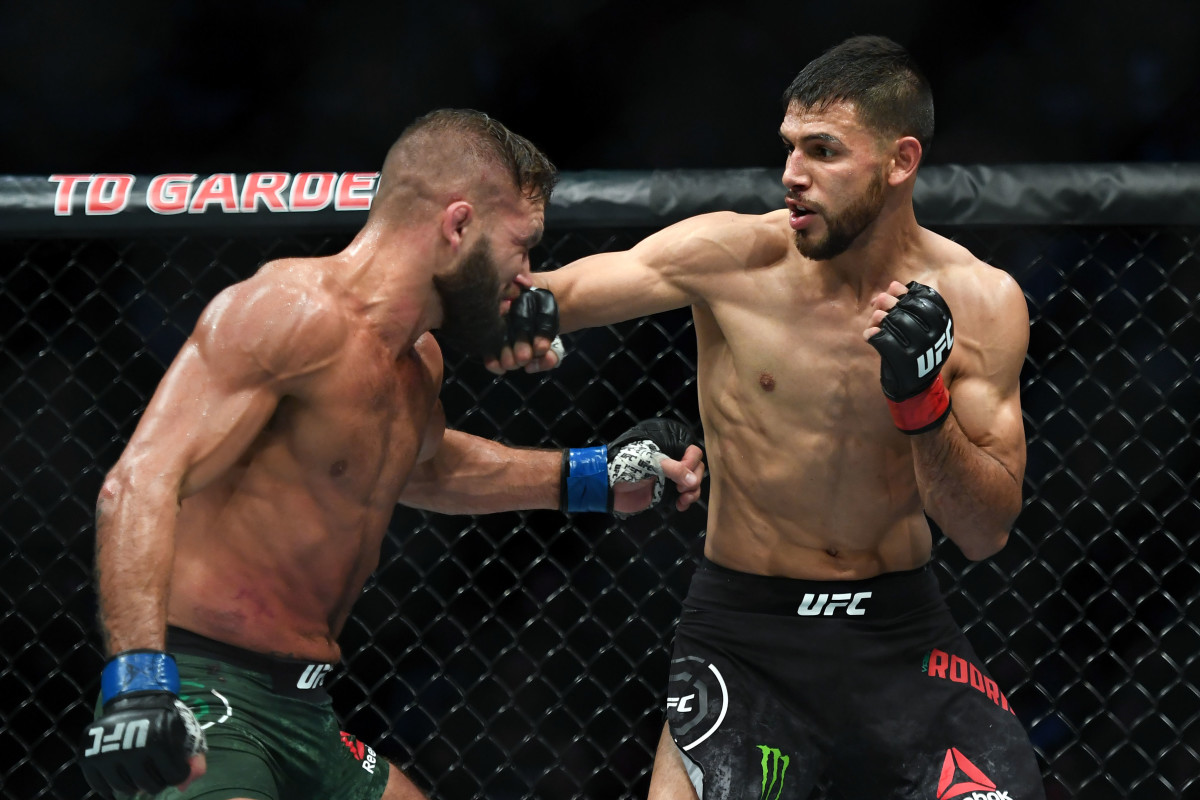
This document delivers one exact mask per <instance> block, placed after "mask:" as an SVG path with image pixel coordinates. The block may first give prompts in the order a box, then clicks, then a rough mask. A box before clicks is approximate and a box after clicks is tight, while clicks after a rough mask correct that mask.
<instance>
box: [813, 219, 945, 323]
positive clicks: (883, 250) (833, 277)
mask: <svg viewBox="0 0 1200 800" xmlns="http://www.w3.org/2000/svg"><path fill="white" fill-rule="evenodd" d="M923 238H924V237H923V231H922V229H921V227H920V226H919V225H917V222H916V219H915V218H913V217H909V218H908V219H904V218H903V217H901V218H894V217H887V218H885V217H882V216H881V217H880V218H879V219H877V220H876V221H875V222H874V223H873V224H872V225H871V226H869V227H868V228H867V229H866V230H864V231H863V232H862V234H860V235H859V237H858V238H857V239H856V240H855V241H854V243H853V244H852V245H851V246H850V248H849V249H847V250H846V252H844V253H842V254H841V255H838V256H836V257H834V258H831V259H829V260H828V261H825V262H823V263H820V264H819V265H818V266H819V268H820V270H821V271H822V273H823V274H825V275H826V276H827V280H828V282H829V288H830V289H831V290H841V291H844V290H846V289H849V290H851V291H852V292H854V294H855V296H856V297H857V298H858V300H859V301H861V302H863V303H865V302H868V301H869V300H870V299H871V298H872V297H874V296H875V295H876V294H878V293H879V292H882V291H884V290H886V289H887V287H888V285H889V284H891V282H892V281H899V282H900V283H907V282H908V281H909V280H912V277H913V272H914V270H915V268H916V267H918V266H919V265H921V264H922V263H923V262H924V260H925V259H924V258H923V257H922V253H923V243H922V242H923Z"/></svg>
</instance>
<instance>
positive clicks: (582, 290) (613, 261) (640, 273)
mask: <svg viewBox="0 0 1200 800" xmlns="http://www.w3.org/2000/svg"><path fill="white" fill-rule="evenodd" d="M535 282H536V283H537V284H538V285H541V286H543V287H544V288H547V289H549V290H550V291H551V292H553V293H554V296H555V299H556V300H557V301H558V308H559V319H560V323H561V324H560V330H561V331H562V332H564V333H566V332H569V331H573V330H578V329H580V328H590V327H595V326H597V325H608V324H612V323H615V322H623V321H625V320H627V319H635V318H637V317H644V316H648V315H650V314H656V313H659V312H661V311H668V310H670V309H673V308H680V307H682V306H686V305H690V304H691V302H692V301H691V297H690V295H689V293H688V292H687V291H686V289H685V287H683V286H681V285H680V284H679V283H677V282H675V281H673V280H671V278H670V276H669V273H668V272H667V271H665V270H662V269H660V268H658V266H657V265H656V264H655V263H652V262H649V261H647V260H646V259H645V258H643V257H642V254H641V253H639V252H637V251H636V249H635V250H626V251H622V252H616V253H598V254H596V255H593V256H587V257H585V258H581V259H579V260H578V261H575V262H573V263H571V264H569V265H568V266H565V267H563V268H561V269H558V270H555V271H554V272H550V273H544V274H543V275H539V276H537V277H535Z"/></svg>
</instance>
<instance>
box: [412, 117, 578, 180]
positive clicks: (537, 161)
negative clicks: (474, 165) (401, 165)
mask: <svg viewBox="0 0 1200 800" xmlns="http://www.w3.org/2000/svg"><path fill="white" fill-rule="evenodd" d="M422 134H424V135H422ZM414 139H424V140H425V141H427V142H429V141H432V142H437V143H439V144H443V145H447V146H451V147H466V148H467V149H468V150H469V151H470V154H471V155H473V156H474V157H475V158H477V159H479V160H480V161H482V162H484V163H492V164H496V165H499V166H501V167H502V168H504V169H505V170H506V171H507V172H508V173H509V174H510V175H511V176H512V179H513V184H514V185H515V186H516V187H517V188H518V189H519V190H520V191H521V193H522V194H523V195H524V196H525V197H527V198H529V199H530V200H540V201H541V202H543V203H548V202H550V194H551V192H553V191H554V186H555V184H557V183H558V169H557V168H555V166H554V164H552V163H550V159H549V158H547V157H546V155H545V154H544V153H542V151H541V150H539V149H538V148H537V147H536V146H535V145H534V144H533V143H532V142H530V141H529V140H528V139H526V138H525V137H524V136H521V135H519V134H516V133H513V132H512V131H510V130H509V129H508V128H507V127H505V126H504V125H503V124H502V123H501V122H500V121H499V120H496V119H493V118H492V117H490V116H488V115H487V114H485V113H483V112H482V111H475V110H473V109H462V108H442V109H438V110H436V111H431V112H429V113H428V114H425V115H424V116H422V117H419V118H417V119H416V120H414V121H413V122H412V123H411V124H410V125H409V126H408V127H407V128H405V129H404V132H403V133H402V134H401V135H400V138H399V140H398V141H397V145H403V144H404V143H406V142H410V141H413V140H414ZM454 139H458V140H459V141H458V142H457V143H453V144H451V143H450V141H448V140H454Z"/></svg>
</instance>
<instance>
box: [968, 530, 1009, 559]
mask: <svg viewBox="0 0 1200 800" xmlns="http://www.w3.org/2000/svg"><path fill="white" fill-rule="evenodd" d="M1006 544H1008V530H1007V529H1001V530H998V531H995V532H994V533H991V534H990V535H979V534H976V535H975V536H971V537H970V538H964V539H960V540H959V541H958V549H959V550H961V551H962V554H963V555H964V556H966V557H967V558H968V559H970V560H971V561H983V560H984V559H985V558H991V557H992V556H994V555H996V554H997V553H999V552H1000V551H1001V550H1003V549H1004V545H1006Z"/></svg>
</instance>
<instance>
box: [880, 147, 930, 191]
mask: <svg viewBox="0 0 1200 800" xmlns="http://www.w3.org/2000/svg"><path fill="white" fill-rule="evenodd" d="M894 147H895V150H894V151H893V152H892V163H891V168H890V169H889V170H888V175H887V179H888V184H890V185H892V186H899V185H900V184H902V183H904V182H905V181H907V180H909V179H910V178H912V177H913V176H914V175H915V174H916V172H917V166H918V165H920V163H921V149H922V148H921V143H920V142H918V141H917V140H916V137H913V136H902V137H900V138H899V139H897V140H896V143H895V145H894Z"/></svg>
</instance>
